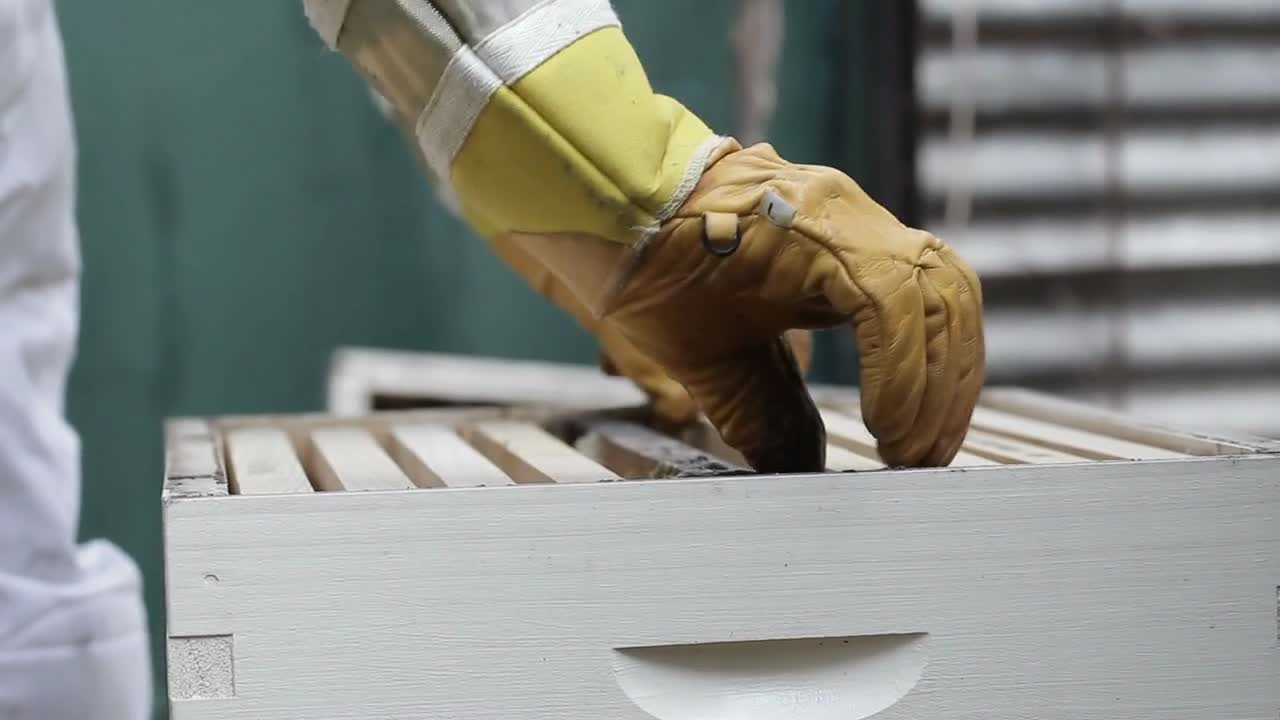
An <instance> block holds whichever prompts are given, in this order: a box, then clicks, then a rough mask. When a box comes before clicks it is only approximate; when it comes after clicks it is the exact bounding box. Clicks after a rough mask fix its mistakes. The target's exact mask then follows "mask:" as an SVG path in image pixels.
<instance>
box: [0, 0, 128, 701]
mask: <svg viewBox="0 0 1280 720" xmlns="http://www.w3.org/2000/svg"><path fill="white" fill-rule="evenodd" d="M61 42H62V41H61V37H60V35H59V33H58V28H57V23H56V18H55V15H54V7H53V2H52V0H0V718H3V719H4V720H82V719H83V720H89V719H90V718H92V719H93V720H143V719H144V718H147V717H148V716H149V714H150V705H151V699H152V692H151V668H150V662H149V649H148V642H147V633H146V618H145V613H144V611H143V606H142V600H141V578H140V576H139V573H138V570H137V567H136V566H135V565H134V563H133V562H132V561H131V560H130V559H129V558H128V557H127V556H126V555H125V554H124V553H123V552H121V551H120V550H119V549H118V548H116V547H115V546H113V545H111V544H108V543H105V542H93V543H89V544H87V545H77V544H76V532H77V526H78V520H79V512H80V469H79V468H80V458H79V455H80V448H79V439H78V437H77V435H76V433H75V431H74V430H73V429H72V428H71V427H70V425H68V423H67V421H66V420H65V418H64V414H63V405H64V396H65V388H66V380H67V374H68V371H69V369H70V366H71V362H72V360H73V357H74V354H75V342H76V335H77V330H78V328H77V318H78V306H79V299H78V292H79V274H80V256H79V246H78V236H77V229H76V223H75V216H74V210H75V202H74V200H75V152H76V149H75V145H74V139H73V133H72V122H71V116H70V105H69V102H68V96H67V83H66V77H65V68H64V64H63V57H62V44H61Z"/></svg>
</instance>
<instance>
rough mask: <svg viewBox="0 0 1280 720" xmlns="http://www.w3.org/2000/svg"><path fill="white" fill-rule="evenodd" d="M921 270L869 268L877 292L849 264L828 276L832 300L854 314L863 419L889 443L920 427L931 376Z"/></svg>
mask: <svg viewBox="0 0 1280 720" xmlns="http://www.w3.org/2000/svg"><path fill="white" fill-rule="evenodd" d="M915 274H916V269H915V268H914V266H911V265H907V264H905V263H885V264H884V265H883V266H872V267H869V268H867V275H868V276H871V279H872V281H873V282H874V283H875V285H874V290H873V291H864V290H863V289H862V288H861V287H860V286H859V284H858V283H856V282H854V280H853V278H854V277H856V276H855V274H854V271H853V269H852V268H849V267H847V266H845V265H843V264H841V265H839V266H838V267H837V268H836V270H835V271H834V272H829V273H828V274H827V276H826V278H825V280H826V282H825V289H824V292H825V294H826V296H827V298H828V299H829V300H830V302H831V304H832V305H833V306H834V307H835V308H836V309H837V310H838V311H840V312H842V313H845V314H846V315H851V316H852V318H853V326H854V337H855V338H856V340H857V345H858V356H859V361H860V364H861V366H862V381H861V396H862V417H863V421H864V422H865V423H866V425H867V429H868V430H869V431H870V432H871V434H872V435H874V436H875V437H876V439H877V440H879V441H880V443H881V444H886V445H892V444H893V443H896V442H899V441H900V440H902V439H903V438H905V437H906V436H908V435H909V434H911V433H913V432H914V431H915V429H916V423H917V420H918V418H919V414H920V405H921V402H922V400H923V398H924V391H925V385H926V380H927V377H928V361H927V357H926V352H925V348H926V344H927V343H926V340H927V338H926V336H925V323H924V322H923V318H924V317H925V307H924V305H925V303H924V297H923V295H922V292H921V289H920V284H919V282H918V281H917V280H916V277H915ZM886 462H887V460H886Z"/></svg>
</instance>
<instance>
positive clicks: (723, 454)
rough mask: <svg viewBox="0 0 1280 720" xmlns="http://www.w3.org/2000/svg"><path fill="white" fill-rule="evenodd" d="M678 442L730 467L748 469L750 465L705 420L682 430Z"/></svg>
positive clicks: (709, 422)
mask: <svg viewBox="0 0 1280 720" xmlns="http://www.w3.org/2000/svg"><path fill="white" fill-rule="evenodd" d="M680 440H681V441H682V442H684V443H686V444H688V445H689V446H691V447H694V448H697V449H698V450H701V451H703V452H705V453H708V454H710V455H713V456H715V457H717V458H719V459H720V460H723V461H724V462H727V463H729V464H730V465H738V466H740V467H748V466H749V465H750V463H748V462H747V459H746V458H745V457H743V456H742V453H740V452H738V451H737V450H735V449H734V448H733V447H732V446H730V445H729V443H727V442H725V441H724V438H722V437H720V431H718V430H716V428H715V426H714V425H712V424H711V421H709V420H707V419H706V418H702V419H700V420H698V421H697V422H695V423H693V424H691V425H689V426H688V427H686V428H684V429H683V430H682V431H681V432H680Z"/></svg>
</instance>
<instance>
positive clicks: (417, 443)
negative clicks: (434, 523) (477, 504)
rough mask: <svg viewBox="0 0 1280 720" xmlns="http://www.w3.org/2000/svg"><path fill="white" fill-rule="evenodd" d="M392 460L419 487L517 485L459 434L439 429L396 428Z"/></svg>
mask: <svg viewBox="0 0 1280 720" xmlns="http://www.w3.org/2000/svg"><path fill="white" fill-rule="evenodd" d="M390 435H391V447H390V452H391V457H392V459H394V460H395V461H396V462H397V463H399V465H400V467H401V469H403V470H404V471H405V472H407V473H408V475H409V477H410V479H412V480H413V482H414V483H415V484H416V485H417V486H418V487H423V488H432V487H496V486H501V485H514V484H515V482H514V481H513V480H512V479H511V478H509V477H507V474H506V473H504V472H502V470H500V469H498V466H497V465H494V464H493V463H492V462H490V461H489V459H488V458H486V457H485V456H484V455H481V454H480V451H479V450H476V449H475V448H474V447H472V446H471V445H469V444H467V442H466V441H465V440H463V439H462V438H461V437H459V436H458V434H457V433H456V432H454V431H453V430H452V429H450V428H448V427H441V426H438V425H427V424H415V425H403V426H398V427H393V428H392V429H391V431H390Z"/></svg>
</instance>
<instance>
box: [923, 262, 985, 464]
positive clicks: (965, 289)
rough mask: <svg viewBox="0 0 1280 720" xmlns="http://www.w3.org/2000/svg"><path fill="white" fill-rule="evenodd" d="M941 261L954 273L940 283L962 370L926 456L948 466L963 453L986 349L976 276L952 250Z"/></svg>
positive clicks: (953, 353)
mask: <svg viewBox="0 0 1280 720" xmlns="http://www.w3.org/2000/svg"><path fill="white" fill-rule="evenodd" d="M938 255H939V258H940V259H941V261H942V262H943V264H944V265H945V266H946V267H948V268H950V269H951V270H952V273H953V274H952V275H950V276H947V279H946V281H945V282H940V283H939V285H940V292H941V294H942V296H943V298H944V299H946V301H947V305H948V307H949V308H951V312H950V313H949V315H948V316H949V318H950V321H951V329H950V336H951V347H952V357H953V358H954V360H953V362H954V363H955V365H956V367H957V368H958V369H959V372H958V374H957V377H956V380H955V385H954V388H953V391H952V393H951V395H952V398H953V399H952V402H951V407H950V408H948V410H947V412H946V421H945V422H944V423H943V426H942V430H941V432H940V433H939V436H938V441H937V443H936V444H935V445H934V447H933V448H932V449H931V450H930V451H929V454H928V455H927V456H926V462H927V463H928V464H932V465H946V464H949V463H950V462H951V460H952V459H954V458H955V454H956V452H958V451H959V450H960V446H961V444H962V443H963V442H964V438H965V435H966V434H967V433H968V430H969V423H970V420H971V419H972V417H973V408H974V406H975V405H977V402H978V395H979V394H980V392H981V390H982V384H983V381H984V379H985V363H986V348H985V343H984V339H983V328H982V288H981V285H980V284H979V282H978V278H977V276H976V275H975V274H974V273H973V271H972V270H971V269H969V267H968V266H967V265H966V264H965V263H964V262H963V261H961V260H960V259H959V258H957V257H956V256H955V254H954V253H953V252H951V250H950V249H949V248H945V247H944V248H942V249H941V250H940V251H939V253H938Z"/></svg>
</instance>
